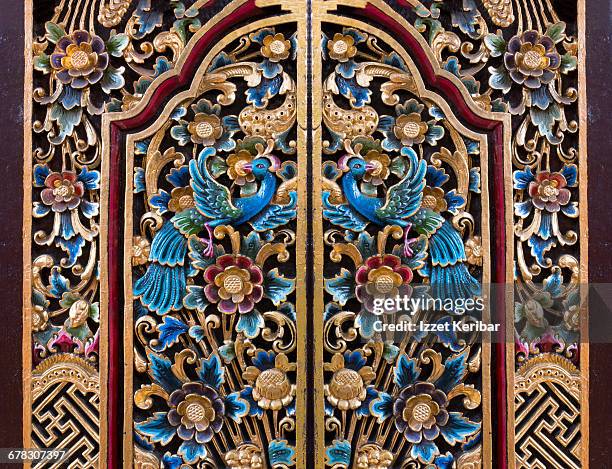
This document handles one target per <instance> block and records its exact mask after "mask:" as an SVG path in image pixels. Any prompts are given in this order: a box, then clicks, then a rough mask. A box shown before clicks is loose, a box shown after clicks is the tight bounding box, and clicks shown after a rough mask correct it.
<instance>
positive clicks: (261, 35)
mask: <svg viewBox="0 0 612 469" xmlns="http://www.w3.org/2000/svg"><path fill="white" fill-rule="evenodd" d="M273 34H274V29H272V28H263V29H260V30H259V31H257V32H255V33H253V34H251V35H250V36H249V37H250V38H251V41H253V42H256V43H258V44H261V43H262V42H263V40H264V39H265V38H266V36H270V35H273Z"/></svg>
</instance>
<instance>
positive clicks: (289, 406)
mask: <svg viewBox="0 0 612 469" xmlns="http://www.w3.org/2000/svg"><path fill="white" fill-rule="evenodd" d="M295 406H296V401H295V399H294V400H292V401H291V402H290V403H289V404H287V406H286V407H285V411H286V412H287V415H289V416H292V415H295Z"/></svg>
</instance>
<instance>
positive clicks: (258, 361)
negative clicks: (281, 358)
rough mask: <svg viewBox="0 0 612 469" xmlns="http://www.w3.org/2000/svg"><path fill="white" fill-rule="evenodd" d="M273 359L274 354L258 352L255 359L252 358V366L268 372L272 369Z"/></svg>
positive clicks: (274, 357)
mask: <svg viewBox="0 0 612 469" xmlns="http://www.w3.org/2000/svg"><path fill="white" fill-rule="evenodd" d="M275 359H276V354H275V353H274V352H265V351H263V350H260V351H259V352H257V355H256V356H255V358H253V365H255V366H256V367H257V368H258V369H259V370H261V371H265V370H269V369H270V368H274V361H275Z"/></svg>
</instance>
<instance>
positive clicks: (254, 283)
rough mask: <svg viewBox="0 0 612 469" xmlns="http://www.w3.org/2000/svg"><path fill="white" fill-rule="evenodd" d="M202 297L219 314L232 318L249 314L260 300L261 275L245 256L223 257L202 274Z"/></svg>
mask: <svg viewBox="0 0 612 469" xmlns="http://www.w3.org/2000/svg"><path fill="white" fill-rule="evenodd" d="M204 280H205V281H206V282H207V283H208V285H206V287H204V294H205V295H206V298H207V299H208V301H210V302H211V303H218V305H219V306H218V307H219V310H220V311H222V312H224V313H227V314H231V313H235V312H236V310H238V311H239V312H240V313H248V312H250V311H252V310H253V307H254V306H255V303H257V302H259V301H260V300H261V298H262V296H263V287H262V285H261V284H262V283H263V273H262V271H261V269H260V268H259V267H258V266H257V265H255V263H254V262H253V261H252V260H251V259H249V258H248V257H246V256H241V255H232V254H226V255H224V256H221V257H219V258H218V259H217V262H216V263H215V264H213V265H210V266H208V267H207V268H206V270H205V271H204Z"/></svg>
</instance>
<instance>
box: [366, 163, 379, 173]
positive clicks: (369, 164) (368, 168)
mask: <svg viewBox="0 0 612 469" xmlns="http://www.w3.org/2000/svg"><path fill="white" fill-rule="evenodd" d="M365 168H366V171H373V170H374V169H376V166H374V165H373V164H372V163H366V166H365Z"/></svg>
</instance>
